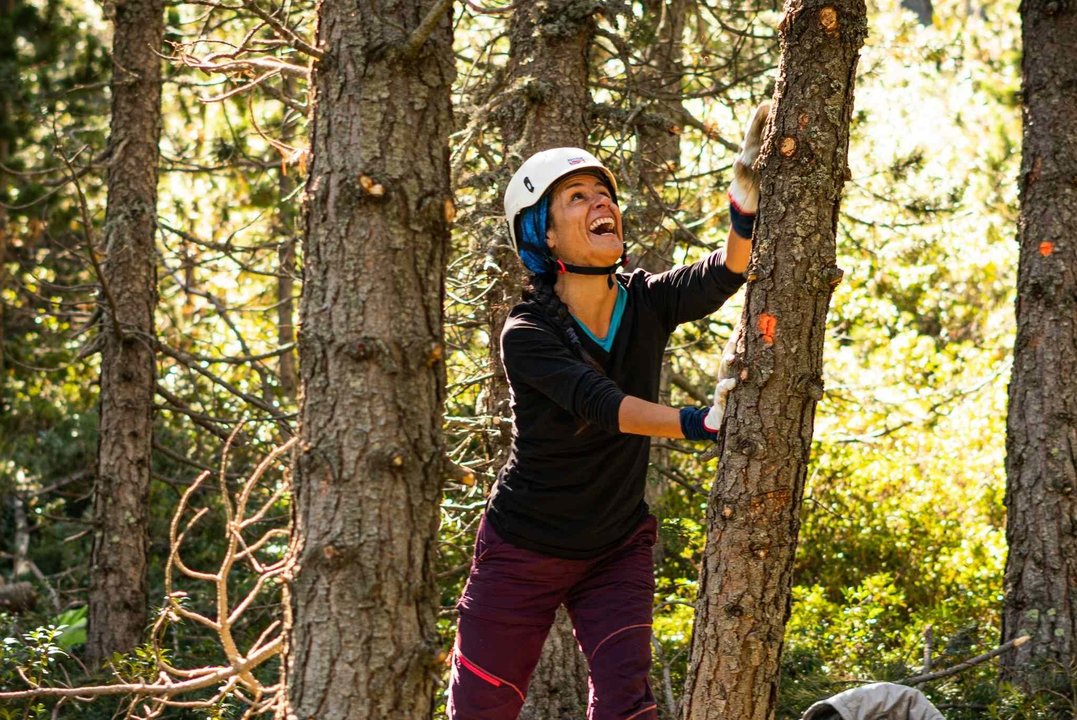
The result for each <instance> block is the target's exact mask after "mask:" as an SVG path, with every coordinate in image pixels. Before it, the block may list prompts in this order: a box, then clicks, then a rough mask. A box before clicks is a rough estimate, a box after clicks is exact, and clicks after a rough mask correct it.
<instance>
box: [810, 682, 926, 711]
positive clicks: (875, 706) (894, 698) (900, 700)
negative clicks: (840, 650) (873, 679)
mask: <svg viewBox="0 0 1077 720" xmlns="http://www.w3.org/2000/svg"><path fill="white" fill-rule="evenodd" d="M834 712H837V713H838V715H839V716H841V720H946V719H945V718H944V717H943V716H942V713H940V712H939V711H938V709H936V708H935V706H934V705H932V704H931V703H930V702H929V701H928V699H927V698H926V697H924V694H923V693H922V692H920V691H919V690H917V689H915V688H911V687H907V686H905V685H897V684H895V683H873V684H871V685H862V686H861V687H857V688H853V689H852V690H846V691H845V692H842V693H838V694H837V695H834V696H832V697H830V698H827V699H826V700H823V701H821V702H817V703H815V704H814V705H812V706H811V707H810V708H808V711H807V712H805V713H804V715H803V717H802V718H801V720H825V718H827V717H828V716H832V714H833V713H834Z"/></svg>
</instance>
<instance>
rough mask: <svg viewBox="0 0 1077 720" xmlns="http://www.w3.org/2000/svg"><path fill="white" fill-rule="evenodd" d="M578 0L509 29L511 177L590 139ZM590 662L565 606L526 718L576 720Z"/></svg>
mask: <svg viewBox="0 0 1077 720" xmlns="http://www.w3.org/2000/svg"><path fill="white" fill-rule="evenodd" d="M579 7H580V3H579V2H577V0H539V1H538V2H533V3H530V2H529V3H519V4H518V5H517V6H516V10H515V12H514V13H513V15H512V21H511V24H510V29H509V38H510V48H509V67H508V88H507V92H509V93H512V94H513V95H514V96H515V97H514V99H513V100H511V101H509V102H507V103H506V104H505V110H504V111H503V112H504V113H505V114H504V116H503V119H502V123H501V131H502V142H503V144H504V147H505V158H506V164H507V165H508V168H507V171H508V172H507V173H506V180H507V179H508V175H509V174H511V173H512V172H514V171H515V169H516V168H517V167H519V165H520V163H522V162H523V161H524V160H525V159H527V158H528V157H529V156H530V155H531V154H533V153H536V152H538V151H540V150H546V149H548V148H552V147H562V146H575V147H582V146H583V145H584V144H585V143H586V142H587V131H588V125H589V122H590V116H591V94H590V92H589V90H588V87H587V78H588V67H589V65H588V59H589V57H590V50H591V41H592V38H593V37H594V31H595V24H594V18H593V17H592V16H591V15H590V14H584V15H582V16H581V15H580V13H579V10H578V8H579ZM498 237H499V238H500V239H502V240H503V241H504V244H503V245H499V246H498V247H496V248H494V249H493V253H492V255H493V257H494V258H495V262H496V264H497V266H498V267H499V268H500V269H501V272H500V275H499V277H498V285H499V287H498V289H497V292H496V295H495V296H494V298H493V299H492V300H491V302H490V306H489V307H490V316H489V327H490V337H491V338H493V339H494V341H493V342H491V343H490V370H491V373H492V374H493V378H492V380H491V384H490V389H489V391H488V398H489V403H488V406H489V412H490V414H491V415H493V416H494V417H495V418H504V417H508V415H509V409H508V404H509V388H508V381H507V380H506V378H505V368H504V366H503V365H502V364H501V355H500V345H499V343H498V342H497V341H496V338H499V337H500V336H501V328H502V327H503V326H504V324H505V317H506V316H507V315H508V311H509V309H510V308H511V307H512V306H513V305H514V304H515V303H516V302H518V301H519V299H520V291H521V289H522V285H521V278H522V276H523V273H524V271H523V268H522V266H521V265H520V261H519V260H518V259H517V258H516V251H515V249H514V248H512V247H511V246H510V245H509V240H508V235H507V233H506V234H505V235H503V236H502V235H499V236H498ZM508 440H509V435H508V432H507V429H506V431H504V432H502V434H501V442H500V444H499V447H498V448H497V451H498V458H499V462H498V463H497V464H498V465H500V462H501V461H502V460H503V459H504V457H505V450H506V449H507V446H508ZM586 678H587V663H586V661H585V660H584V657H583V655H582V654H581V653H580V651H579V648H578V647H577V645H576V641H575V637H574V636H573V634H572V623H571V622H570V621H569V619H568V614H567V613H566V612H565V610H564V608H561V609H560V610H558V613H557V621H556V622H555V623H554V627H553V630H551V632H550V637H549V639H548V640H547V642H546V645H545V647H544V649H543V654H542V659H541V660H540V661H539V664H538V667H537V668H535V673H534V675H533V676H532V679H531V685H530V688H529V690H528V693H527V702H526V703H525V704H524V707H523V710H522V711H521V713H520V718H521V719H522V720H575V719H576V718H582V717H583V716H584V712H585V708H586V705H587V685H586V683H587V680H586Z"/></svg>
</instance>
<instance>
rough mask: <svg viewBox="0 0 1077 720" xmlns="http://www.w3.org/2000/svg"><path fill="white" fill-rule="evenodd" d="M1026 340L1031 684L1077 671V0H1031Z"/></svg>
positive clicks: (1020, 400) (1021, 443) (1023, 281)
mask: <svg viewBox="0 0 1077 720" xmlns="http://www.w3.org/2000/svg"><path fill="white" fill-rule="evenodd" d="M1021 19H1022V36H1023V43H1024V48H1025V52H1024V55H1023V57H1022V61H1021V69H1022V75H1023V81H1022V87H1023V90H1022V96H1023V98H1024V141H1023V143H1024V144H1023V151H1022V155H1023V157H1022V166H1021V197H1020V201H1021V217H1020V222H1019V238H1020V243H1021V250H1020V262H1019V266H1018V271H1017V342H1016V344H1015V346H1014V360H1013V374H1012V377H1011V380H1010V390H1009V414H1008V418H1007V427H1006V478H1007V486H1006V507H1007V513H1008V514H1007V520H1006V540H1007V542H1008V543H1009V556H1008V558H1007V560H1006V580H1005V598H1006V599H1005V607H1004V610H1003V618H1002V635H1003V640H1012V639H1013V638H1016V637H1019V636H1021V635H1024V634H1028V635H1030V636H1031V637H1032V642H1030V643H1027V644H1026V645H1023V646H1022V647H1021V648H1019V649H1016V650H1011V651H1010V652H1008V653H1007V654H1006V655H1004V656H1003V658H1002V672H1003V676H1004V677H1007V678H1009V679H1012V680H1017V681H1020V682H1023V683H1026V684H1029V685H1033V684H1039V683H1042V682H1044V681H1050V679H1051V678H1052V677H1053V678H1055V679H1059V680H1062V681H1063V682H1062V684H1063V692H1066V693H1067V694H1069V693H1071V692H1072V688H1071V686H1070V682H1071V681H1066V680H1065V678H1064V677H1059V673H1061V672H1067V673H1068V674H1069V675H1070V677H1073V674H1074V673H1075V672H1077V639H1075V637H1074V634H1075V633H1077V593H1074V587H1075V585H1077V493H1075V489H1077V383H1075V382H1074V377H1077V241H1075V238H1074V233H1073V228H1074V227H1075V226H1077V136H1075V135H1074V133H1073V129H1072V126H1073V118H1074V117H1077V2H1074V0H1061V1H1060V0H1025V1H1024V2H1023V3H1021Z"/></svg>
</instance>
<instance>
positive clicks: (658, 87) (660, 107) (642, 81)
mask: <svg viewBox="0 0 1077 720" xmlns="http://www.w3.org/2000/svg"><path fill="white" fill-rule="evenodd" d="M689 6H690V3H689V2H688V0H645V2H644V3H643V21H644V22H646V21H648V20H650V21H652V22H653V23H654V25H655V27H654V30H653V33H654V36H655V41H654V44H653V45H651V47H650V48H649V57H648V62H647V63H646V64H644V65H642V66H641V67H639V68H637V69H636V84H637V88H636V92H637V93H638V94H639V96H640V100H641V101H642V102H644V103H646V104H645V105H644V111H643V114H645V115H646V116H647V121H645V122H643V123H641V124H640V127H639V132H638V142H639V146H638V148H637V150H636V153H635V154H634V155H633V158H632V159H633V164H634V165H635V173H634V174H635V177H636V181H637V188H636V192H637V194H638V195H639V197H638V198H636V200H637V202H638V203H639V204H640V207H639V209H638V210H637V211H636V212H635V213H634V214H632V215H631V216H630V217H628V218H626V223H627V230H626V239H627V240H628V241H629V242H630V243H631V245H632V247H630V248H629V255H630V261H631V264H632V267H641V268H643V269H645V270H647V271H648V272H654V273H658V272H664V271H665V270H669V269H670V268H671V267H672V266H673V259H672V251H673V246H674V240H675V234H674V233H673V231H672V230H670V228H669V227H667V226H666V223H665V220H666V218H667V216H668V215H669V211H668V210H667V209H666V203H667V202H669V201H670V198H669V197H668V196H667V194H666V192H665V190H666V183H667V182H669V181H670V180H671V179H673V178H674V177H675V175H676V172H677V169H678V168H680V165H681V136H680V133H679V131H677V129H676V126H677V125H678V124H679V120H678V118H680V117H681V116H683V114H684V107H683V105H682V104H681V102H680V101H666V100H656V99H655V98H664V97H667V96H671V95H672V96H677V95H679V94H680V91H681V81H682V79H683V72H682V69H681V62H682V60H681V52H682V37H683V35H684V21H685V18H686V17H687V16H688V8H689ZM642 50H643V48H641V51H642ZM667 106H668V109H667ZM666 384H667V385H668V383H666Z"/></svg>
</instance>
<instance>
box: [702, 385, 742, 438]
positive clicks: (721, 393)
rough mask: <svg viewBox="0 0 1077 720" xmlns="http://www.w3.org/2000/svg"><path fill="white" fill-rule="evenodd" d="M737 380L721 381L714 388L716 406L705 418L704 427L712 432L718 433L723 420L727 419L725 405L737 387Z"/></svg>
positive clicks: (712, 406) (713, 406)
mask: <svg viewBox="0 0 1077 720" xmlns="http://www.w3.org/2000/svg"><path fill="white" fill-rule="evenodd" d="M736 385H737V379H736V378H726V379H725V380H719V381H718V384H717V385H715V386H714V404H713V405H711V409H710V411H709V412H708V413H707V416H706V417H705V418H703V425H704V426H705V427H706V428H707V429H708V430H711V431H712V432H718V428H720V427H722V418H723V417H725V403H726V400H728V399H729V392H730V391H731V390H732V389H733V388H734V387H736Z"/></svg>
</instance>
